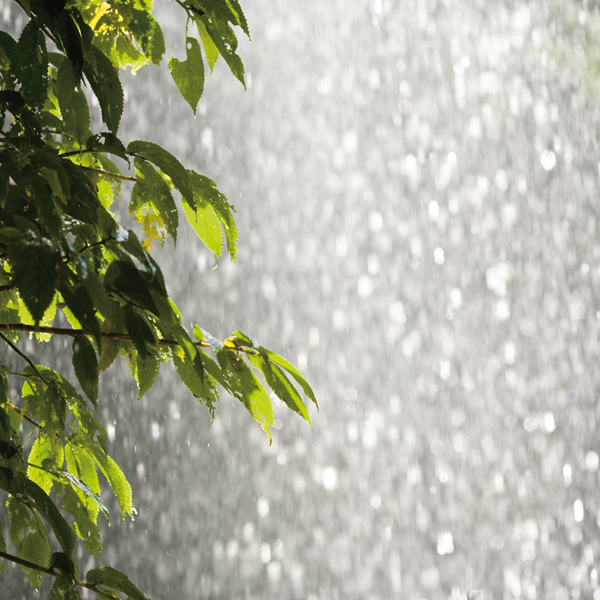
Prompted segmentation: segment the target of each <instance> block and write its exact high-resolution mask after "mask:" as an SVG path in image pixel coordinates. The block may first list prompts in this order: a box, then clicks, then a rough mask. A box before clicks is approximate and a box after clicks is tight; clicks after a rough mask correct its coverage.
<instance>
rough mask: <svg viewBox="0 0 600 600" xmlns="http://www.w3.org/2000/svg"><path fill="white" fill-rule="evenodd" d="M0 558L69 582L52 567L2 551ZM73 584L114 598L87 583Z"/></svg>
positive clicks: (65, 576) (112, 599)
mask: <svg viewBox="0 0 600 600" xmlns="http://www.w3.org/2000/svg"><path fill="white" fill-rule="evenodd" d="M0 558H3V559H4V560H10V561H11V562H14V563H16V564H18V565H21V566H22V567H25V568H26V569H34V570H35V571H40V572H42V573H45V574H46V575H52V577H57V578H59V579H64V580H65V581H68V582H71V578H70V577H68V576H67V575H65V574H63V573H61V572H59V571H56V570H55V569H54V567H42V566H41V565H36V564H35V563H32V562H29V561H28V560H23V559H22V558H19V557H18V556H15V555H14V554H9V553H8V552H2V551H0ZM75 584H76V585H78V586H79V587H84V588H87V589H88V590H91V591H92V592H94V593H96V594H98V596H101V597H102V598H109V600H115V597H114V596H113V595H112V594H109V593H107V592H104V591H102V590H101V589H99V588H97V587H96V586H95V585H90V584H89V583H85V581H77V580H75Z"/></svg>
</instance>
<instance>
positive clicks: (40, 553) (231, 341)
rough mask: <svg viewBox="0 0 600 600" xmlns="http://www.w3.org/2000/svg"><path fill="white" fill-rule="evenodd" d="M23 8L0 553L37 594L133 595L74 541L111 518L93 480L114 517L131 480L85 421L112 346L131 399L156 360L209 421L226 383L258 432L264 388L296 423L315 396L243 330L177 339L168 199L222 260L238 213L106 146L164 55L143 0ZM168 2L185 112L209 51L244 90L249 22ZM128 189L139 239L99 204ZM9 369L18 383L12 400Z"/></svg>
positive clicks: (34, 3) (7, 205)
mask: <svg viewBox="0 0 600 600" xmlns="http://www.w3.org/2000/svg"><path fill="white" fill-rule="evenodd" d="M18 1H19V4H20V5H21V8H22V9H23V10H24V11H25V13H26V14H27V16H28V18H29V20H28V22H27V24H26V25H25V27H24V29H23V30H22V32H21V33H20V35H19V37H18V39H14V38H13V37H12V36H11V35H9V34H8V33H6V32H0V78H1V89H0V114H1V117H2V121H3V123H4V127H3V130H2V132H1V134H0V337H1V338H2V339H3V340H4V342H5V344H6V346H7V349H8V350H10V351H11V352H14V353H16V354H18V355H19V356H20V357H21V359H22V361H24V364H25V366H24V368H23V369H22V370H21V371H20V372H14V371H12V370H11V369H10V368H9V367H8V366H7V363H3V364H0V488H1V489H3V490H5V491H6V492H8V494H9V500H8V502H7V510H8V517H9V523H10V527H9V531H8V532H7V533H6V534H5V533H3V532H2V531H1V530H0V557H1V558H4V559H6V560H12V561H13V562H17V563H18V564H20V565H21V567H22V568H23V571H24V572H25V573H26V574H27V576H28V577H29V579H30V580H31V584H32V585H33V586H34V587H37V586H39V584H40V582H41V580H42V578H43V577H44V575H45V574H48V575H52V576H53V577H54V578H55V579H54V583H53V586H52V590H51V592H50V598H52V599H53V600H59V599H68V600H73V599H77V598H79V597H80V596H79V592H78V589H79V588H80V587H86V588H88V589H90V590H93V591H95V592H96V593H97V594H98V595H100V596H101V597H106V598H116V597H118V596H119V594H123V595H125V596H126V597H128V598H132V599H135V600H138V599H142V598H145V596H144V595H143V594H142V593H141V592H140V591H139V590H137V588H136V587H135V586H134V585H133V584H132V583H131V582H130V581H129V579H127V577H126V576H125V575H123V574H122V573H120V572H118V571H116V570H115V569H113V568H111V567H108V566H106V567H100V568H97V569H93V570H91V571H88V572H87V574H86V575H85V580H83V579H81V578H80V576H79V566H78V565H77V563H76V562H75V551H76V546H77V544H78V543H79V542H78V541H77V539H79V540H81V541H82V542H83V544H84V546H85V548H86V550H87V551H88V552H89V553H90V554H92V555H97V554H98V553H100V552H101V550H102V541H101V536H100V533H99V529H98V518H99V516H100V514H102V516H103V518H107V519H108V511H107V509H106V507H105V505H104V503H103V501H102V498H101V487H102V486H101V483H100V481H101V477H100V474H101V476H102V477H103V478H104V479H106V481H107V482H108V484H109V486H110V488H111V489H112V492H113V493H114V494H115V496H116V498H117V500H118V503H119V507H120V511H121V516H122V518H125V517H126V516H127V515H129V516H132V515H133V513H134V507H133V499H132V497H131V487H130V485H129V483H128V482H127V480H126V478H125V476H124V474H123V472H122V470H121V469H120V467H119V466H118V465H117V463H116V462H115V461H114V460H113V459H112V458H111V457H110V456H109V455H108V446H107V436H106V432H105V430H104V427H103V426H102V424H101V423H99V422H98V420H97V419H96V417H95V413H96V409H97V406H98V402H99V398H98V379H99V373H100V372H101V371H104V370H106V369H107V368H108V367H109V366H110V365H111V364H112V362H113V361H114V360H115V359H116V357H117V356H119V355H121V356H122V357H124V358H125V359H126V360H127V361H128V363H129V366H130V370H131V373H132V374H133V376H134V378H135V380H136V382H137V385H138V388H139V395H140V397H141V396H142V395H143V394H144V393H145V392H146V391H147V390H148V389H150V388H151V387H152V385H153V383H154V381H155V380H156V377H157V376H158V373H159V369H160V365H161V363H162V362H164V361H167V360H173V362H174V364H175V368H176V371H177V374H178V376H179V377H180V379H181V380H182V381H183V382H184V383H185V385H186V386H187V387H188V388H189V389H190V390H191V392H192V393H193V394H194V396H195V397H196V398H198V400H199V402H200V403H201V404H204V405H205V406H206V407H208V409H209V410H210V412H211V414H212V413H213V411H214V409H215V405H216V402H217V400H218V393H219V389H220V388H222V389H224V390H226V392H228V393H229V394H231V395H233V396H235V397H236V398H237V399H239V400H240V401H241V402H242V403H243V404H244V406H245V407H246V408H247V409H248V411H249V412H250V413H251V414H252V416H253V417H254V419H256V421H257V422H258V423H259V424H260V426H261V427H262V428H263V429H264V431H265V432H266V433H267V435H268V436H269V438H270V436H271V434H270V426H271V425H273V408H272V405H271V400H270V397H269V395H268V394H267V392H266V391H265V388H264V387H263V383H262V381H264V382H266V384H267V385H268V386H269V387H270V388H271V389H272V391H273V393H274V394H275V395H276V396H278V397H279V398H280V399H281V400H283V401H284V402H285V403H286V405H287V406H288V407H289V408H290V409H291V410H293V411H295V412H297V413H298V414H300V415H301V416H302V417H303V418H304V419H305V420H306V421H308V422H309V423H310V419H309V415H308V411H307V409H306V406H305V404H304V401H303V399H302V396H301V392H303V393H304V394H306V396H307V397H308V398H310V400H312V401H313V402H315V403H316V400H315V397H314V394H313V392H312V390H311V388H310V387H309V385H308V384H307V383H306V381H305V379H304V378H303V377H302V375H301V374H300V373H299V372H298V371H297V370H296V369H295V368H294V367H293V366H292V365H291V364H290V363H289V362H287V361H286V360H285V359H283V358H281V357H280V356H278V355H276V354H274V353H273V352H270V351H269V350H266V349H265V348H262V347H255V346H254V344H253V343H252V341H251V340H250V338H248V337H247V336H246V335H244V334H242V333H240V332H237V331H236V332H234V333H233V334H232V335H231V337H229V338H228V339H226V340H225V341H224V342H219V341H217V340H215V339H214V338H212V336H210V335H209V334H207V333H205V332H203V330H202V329H201V328H200V327H199V326H198V325H195V326H194V330H193V336H190V334H189V333H188V332H187V331H186V329H185V328H184V327H183V325H182V322H181V321H182V320H181V315H180V313H179V311H178V309H177V307H176V306H175V304H174V303H173V301H172V300H171V299H170V298H169V296H168V293H167V290H166V287H165V281H164V278H163V275H162V273H161V270H160V268H159V266H158V264H157V262H156V261H155V259H154V257H153V256H152V254H150V250H151V248H152V246H153V244H156V243H160V244H161V245H162V242H163V240H164V238H165V236H166V235H168V236H170V237H172V238H173V240H174V241H176V238H177V231H178V226H179V216H180V211H179V207H178V202H177V200H176V199H178V200H179V204H180V206H181V208H182V211H183V214H184V215H185V216H186V218H187V220H188V221H189V223H190V224H191V225H192V227H193V229H194V230H195V231H196V233H197V234H198V236H199V237H200V238H201V239H202V241H203V242H204V243H205V244H206V245H207V246H208V248H209V249H210V250H211V251H213V252H214V253H215V254H216V256H217V257H219V256H220V255H221V252H222V245H223V237H224V238H225V242H226V246H227V252H228V254H229V256H230V257H231V259H232V260H235V256H236V251H237V249H236V242H237V232H236V227H235V223H234V220H233V216H232V211H233V207H232V206H231V205H230V204H229V203H228V202H227V199H226V198H225V196H223V194H221V193H220V192H219V191H218V189H217V187H216V186H215V184H214V182H212V181H211V180H210V179H208V178H207V177H205V176H204V175H201V174H198V173H196V172H195V171H193V170H190V169H187V168H185V167H184V166H183V165H182V164H181V163H180V162H179V160H177V158H175V157H174V156H173V155H171V154H170V153H169V152H167V151H166V150H165V149H164V148H162V147H160V146H158V145H156V144H153V143H150V142H146V141H142V140H138V141H133V142H131V143H129V144H128V145H127V146H126V145H125V144H124V143H123V142H122V141H121V140H120V139H119V138H118V133H119V123H120V121H121V117H122V113H123V110H124V108H125V102H124V96H123V90H122V88H121V83H120V80H119V69H120V68H127V67H130V68H131V69H132V70H133V71H135V70H137V69H139V68H141V67H142V66H144V65H145V64H147V63H154V64H159V63H160V62H161V60H162V58H163V55H164V53H165V44H164V39H163V34H162V32H161V29H160V26H159V24H158V22H157V21H156V19H155V18H154V17H153V16H152V13H151V9H152V7H151V3H150V0H119V1H117V0H110V1H107V2H104V1H101V0H69V1H67V2H65V0H53V1H43V0H18ZM174 1H175V2H176V3H177V5H179V7H180V8H181V9H182V10H183V11H184V13H185V17H186V19H187V21H186V32H185V36H186V48H187V50H186V59H185V60H183V61H181V60H178V59H176V58H173V57H171V59H170V60H169V69H170V72H171V74H172V77H173V80H174V82H175V84H176V85H177V87H178V88H179V90H180V92H181V94H182V95H183V97H184V98H185V100H186V101H187V102H188V103H189V104H190V106H191V108H192V110H193V111H194V112H195V110H196V106H197V104H198V100H199V98H200V96H201V95H202V92H203V89H204V78H205V68H204V60H206V63H207V65H208V67H209V69H210V70H211V71H212V69H213V67H214V65H215V62H216V60H217V58H218V56H222V57H223V59H224V60H225V62H226V63H227V65H228V66H229V68H230V70H231V71H232V73H233V74H234V75H235V77H237V78H238V79H239V80H240V81H241V82H242V83H244V69H243V65H242V62H241V60H240V58H239V56H238V54H237V52H236V48H237V40H236V35H235V32H234V28H236V27H237V28H240V29H241V30H242V31H243V32H244V33H245V34H247V35H248V25H247V23H246V20H245V18H244V15H243V12H242V10H241V7H240V6H239V4H238V2H237V0H181V1H180V0H174ZM194 26H195V29H196V33H197V37H195V34H194V32H193V27H194ZM203 53H204V54H203ZM92 96H95V99H96V100H97V103H98V105H99V107H100V112H101V117H102V122H103V124H104V126H105V129H104V130H102V131H98V132H94V131H92V130H91V129H90V127H91V122H92V121H91V118H90V111H89V108H88V106H89V104H88V103H89V101H90V100H92ZM119 165H120V166H119ZM122 168H123V169H125V168H127V169H129V170H131V169H133V174H123V173H122V171H121V169H122ZM123 181H131V182H133V187H132V188H131V193H130V200H129V205H128V209H129V212H130V213H131V214H132V215H133V217H134V218H135V220H136V221H138V222H139V224H140V227H141V233H142V235H141V239H140V237H138V234H136V233H135V232H134V231H133V230H126V229H125V228H123V227H122V226H120V225H119V224H118V222H117V220H116V218H115V215H114V214H113V213H112V212H111V210H110V209H111V205H112V203H113V200H114V199H115V197H116V198H120V194H121V184H122V182H123ZM24 332H29V335H30V337H31V336H32V335H35V336H36V339H37V340H38V341H40V342H41V341H47V340H48V339H50V337H52V336H53V335H57V334H58V335H70V336H72V338H73V345H72V362H73V370H74V373H75V376H76V379H77V382H78V387H76V386H74V385H73V384H71V383H70V382H69V381H68V380H67V379H66V378H65V377H64V376H63V375H61V374H60V373H58V372H56V371H55V370H53V369H51V368H49V367H47V366H44V365H36V364H35V363H34V362H33V360H32V359H31V358H30V357H28V356H27V355H26V354H25V353H24V352H23V351H22V349H21V348H20V347H19V345H18V341H19V335H24ZM13 362H14V361H13ZM257 373H259V374H261V376H260V378H259V377H258V376H257ZM9 378H18V379H17V380H22V381H23V385H22V392H21V399H20V400H19V401H15V403H13V402H11V401H9V394H8V390H9V385H8V379H9ZM292 382H294V384H297V385H298V386H299V387H298V388H296V387H295V385H293V384H292ZM23 440H27V441H26V442H24V441H23ZM29 440H33V444H32V445H31V446H30V447H29ZM6 538H8V539H6ZM7 543H8V546H10V545H12V546H14V547H15V552H14V553H10V552H9V550H8V548H7ZM0 567H3V565H2V564H1V563H0Z"/></svg>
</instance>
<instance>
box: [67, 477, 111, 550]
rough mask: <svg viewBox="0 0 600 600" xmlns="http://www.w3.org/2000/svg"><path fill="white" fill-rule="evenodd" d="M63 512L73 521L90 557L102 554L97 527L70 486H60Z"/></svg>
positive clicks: (83, 502) (84, 505)
mask: <svg viewBox="0 0 600 600" xmlns="http://www.w3.org/2000/svg"><path fill="white" fill-rule="evenodd" d="M60 495H62V496H63V499H64V508H65V510H66V511H67V512H68V513H69V514H70V515H71V516H72V517H73V518H74V519H75V528H76V531H77V534H78V535H79V537H80V538H81V539H82V540H83V541H84V543H85V547H86V549H87V550H88V552H89V553H90V554H92V555H96V554H99V553H100V552H102V541H101V536H100V531H99V530H98V526H97V525H96V523H95V522H94V520H92V518H91V517H90V515H89V514H88V510H87V505H86V503H85V501H83V500H82V499H81V498H80V497H79V496H78V495H77V493H76V492H75V491H74V490H73V489H72V488H71V487H70V486H62V490H61V494H60Z"/></svg>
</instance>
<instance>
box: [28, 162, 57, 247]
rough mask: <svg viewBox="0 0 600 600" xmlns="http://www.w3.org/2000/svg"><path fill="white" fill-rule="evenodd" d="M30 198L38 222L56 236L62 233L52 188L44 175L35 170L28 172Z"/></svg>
mask: <svg viewBox="0 0 600 600" xmlns="http://www.w3.org/2000/svg"><path fill="white" fill-rule="evenodd" d="M28 176H29V183H30V185H31V193H32V199H33V201H34V202H35V205H36V208H37V211H38V216H39V218H40V222H41V224H42V225H44V226H45V227H46V228H47V229H48V232H49V233H50V234H51V235H52V236H53V237H54V238H57V237H59V236H60V234H61V233H62V220H61V218H60V215H59V213H58V210H57V208H56V204H55V203H54V198H53V195H52V188H51V187H50V184H49V182H48V181H47V180H46V178H45V177H43V176H42V175H40V174H39V173H36V172H31V173H29V174H28Z"/></svg>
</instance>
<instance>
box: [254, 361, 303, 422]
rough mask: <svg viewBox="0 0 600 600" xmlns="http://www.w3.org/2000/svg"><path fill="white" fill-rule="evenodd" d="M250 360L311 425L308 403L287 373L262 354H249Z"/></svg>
mask: <svg viewBox="0 0 600 600" xmlns="http://www.w3.org/2000/svg"><path fill="white" fill-rule="evenodd" d="M248 360H249V361H250V363H251V364H252V365H253V366H254V367H256V368H257V369H258V370H259V371H260V372H261V373H262V374H263V375H264V377H265V381H266V382H267V384H268V386H269V387H270V388H271V389H272V390H273V391H274V392H275V393H276V394H277V396H278V397H279V398H280V399H281V400H283V401H284V402H285V403H286V404H287V406H288V408H290V409H291V410H293V411H294V412H297V413H298V414H299V415H301V416H302V418H303V419H305V420H306V421H308V423H309V425H310V416H309V414H308V410H307V409H306V405H305V404H304V402H302V398H301V397H300V394H298V392H297V391H296V388H295V387H294V386H293V385H292V384H291V383H290V380H289V379H288V378H287V377H286V375H285V373H284V372H283V371H282V370H281V369H280V368H279V367H278V366H277V365H276V364H274V363H271V362H269V361H268V360H267V359H265V357H264V356H262V355H261V354H259V355H258V356H257V355H254V354H248Z"/></svg>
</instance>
